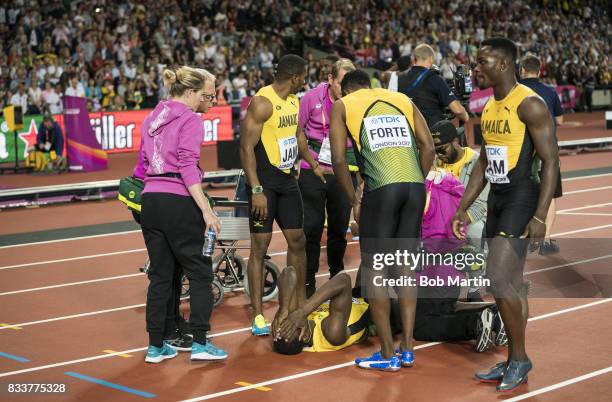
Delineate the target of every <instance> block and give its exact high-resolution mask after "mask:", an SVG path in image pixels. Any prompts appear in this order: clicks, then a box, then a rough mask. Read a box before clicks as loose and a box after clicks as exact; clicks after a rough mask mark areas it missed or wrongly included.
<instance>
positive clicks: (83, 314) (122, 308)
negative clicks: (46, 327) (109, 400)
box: [0, 268, 358, 331]
mask: <svg viewBox="0 0 612 402" xmlns="http://www.w3.org/2000/svg"><path fill="white" fill-rule="evenodd" d="M357 269H358V268H352V269H345V270H344V272H354V271H357ZM135 275H143V274H135ZM328 275H329V272H326V273H324V274H317V275H315V276H316V277H317V278H321V277H325V276H328ZM239 290H244V288H236V289H233V291H239ZM139 307H146V304H145V303H142V304H133V305H131V306H124V307H116V308H111V309H106V310H98V311H90V312H88V313H81V314H72V315H65V316H62V317H55V318H48V319H46V320H38V321H30V322H22V323H20V324H13V325H10V326H6V327H0V331H1V330H4V329H11V328H14V327H27V326H29V325H37V324H45V323H47V322H54V321H62V320H70V319H73V318H81V317H88V316H92V315H98V314H106V313H114V312H115V311H123V310H131V309H134V308H139Z"/></svg>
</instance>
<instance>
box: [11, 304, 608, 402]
mask: <svg viewBox="0 0 612 402" xmlns="http://www.w3.org/2000/svg"><path fill="white" fill-rule="evenodd" d="M611 301H612V298H610V299H603V300H598V301H596V302H592V303H587V304H583V305H580V306H576V307H572V308H567V309H564V310H559V311H554V312H552V313H548V314H544V315H541V316H537V317H532V318H530V319H529V321H538V320H540V319H544V318H548V317H554V316H557V315H560V314H565V313H569V312H572V311H577V310H581V309H586V308H589V307H593V306H597V305H600V304H604V303H608V302H611ZM250 329H251V328H250V327H248V328H239V329H234V330H230V331H226V332H221V333H218V334H213V335H211V337H219V336H224V335H230V334H235V333H239V332H246V331H249V330H250ZM440 343H442V342H432V343H431V344H424V345H420V346H418V348H425V347H428V346H434V345H438V344H440ZM146 349H147V348H146V347H142V348H136V349H129V350H122V351H119V352H117V353H121V354H130V353H134V352H140V351H143V350H146ZM415 349H416V348H415ZM109 357H113V355H109V354H107V353H105V354H103V355H98V356H91V357H86V358H83V359H77V360H70V361H67V362H60V363H55V364H48V365H45V366H38V367H31V368H28V369H24V370H17V371H9V372H5V373H0V377H9V376H12V375H17V374H23V373H29V372H33V371H40V370H45V369H48V368H53V367H61V366H66V365H70V364H75V363H82V362H87V361H91V360H98V359H105V358H109ZM349 364H354V362H352V361H351V362H348V363H344V364H341V365H336V366H331V367H336V368H341V367H346V365H349ZM319 370H321V369H319ZM319 370H314V371H316V372H322V371H319ZM330 370H335V369H334V368H331V369H330V368H328V370H325V371H330ZM308 373H312V372H305V373H302V374H298V375H299V376H300V377H305V376H308V375H312V374H308ZM314 374H317V373H314ZM300 377H295V378H300ZM291 379H292V378H291ZM271 381H275V380H271ZM283 381H288V380H283ZM276 382H281V381H278V380H276ZM268 384H270V382H265V383H259V384H253V385H250V386H248V387H240V388H237V390H236V389H234V390H228V391H224V392H229V393H236V392H242V391H246V390H248V389H251V388H257V387H261V386H265V385H268ZM210 395H215V396H221V395H219V393H217V394H210ZM210 395H209V396H206V395H205V396H204V397H202V398H203V399H194V401H195V400H198V401H201V400H204V399H211V398H214V397H215V396H210ZM223 395H226V394H223Z"/></svg>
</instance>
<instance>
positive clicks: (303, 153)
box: [297, 127, 319, 169]
mask: <svg viewBox="0 0 612 402" xmlns="http://www.w3.org/2000/svg"><path fill="white" fill-rule="evenodd" d="M297 138H298V149H299V152H300V157H301V158H302V159H304V160H305V161H306V162H307V163H308V164H309V165H310V167H311V168H312V169H314V168H315V166H317V165H318V164H319V162H317V161H316V160H315V159H314V158H313V157H312V154H311V153H310V151H308V140H307V139H306V134H304V130H303V129H302V128H301V127H298V129H297Z"/></svg>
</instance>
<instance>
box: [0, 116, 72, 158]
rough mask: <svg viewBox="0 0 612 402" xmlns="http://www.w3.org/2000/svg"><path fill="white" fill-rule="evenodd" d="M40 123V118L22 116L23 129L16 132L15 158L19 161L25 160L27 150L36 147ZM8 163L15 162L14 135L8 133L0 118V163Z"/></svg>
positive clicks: (4, 123)
mask: <svg viewBox="0 0 612 402" xmlns="http://www.w3.org/2000/svg"><path fill="white" fill-rule="evenodd" d="M41 122H42V116H24V118H23V128H22V129H20V130H17V154H18V155H17V156H18V157H19V160H20V161H23V160H25V158H26V156H27V155H28V149H29V148H30V147H33V146H34V145H36V135H37V134H38V126H39V125H40V123H41ZM64 146H65V145H64ZM8 162H15V134H14V133H13V132H12V131H9V129H8V125H7V124H6V122H5V121H4V119H2V118H0V163H8Z"/></svg>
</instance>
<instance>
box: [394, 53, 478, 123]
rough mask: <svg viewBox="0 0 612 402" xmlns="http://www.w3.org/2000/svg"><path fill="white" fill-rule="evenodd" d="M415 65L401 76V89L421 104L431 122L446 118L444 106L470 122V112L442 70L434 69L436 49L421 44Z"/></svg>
mask: <svg viewBox="0 0 612 402" xmlns="http://www.w3.org/2000/svg"><path fill="white" fill-rule="evenodd" d="M414 58H415V63H414V66H413V67H412V68H411V69H410V70H408V71H406V72H404V73H401V74H399V76H398V84H397V88H398V92H401V93H403V94H406V95H408V96H409V97H410V99H412V101H413V102H414V103H415V105H416V106H417V107H418V108H419V110H420V111H421V113H422V114H423V117H425V121H426V122H427V125H428V126H430V127H431V126H432V125H433V124H435V123H437V122H438V121H440V120H445V118H444V110H445V109H446V108H449V109H450V110H451V112H452V113H453V114H454V115H455V116H457V118H458V119H459V120H461V121H462V122H464V123H466V122H467V121H468V120H469V116H468V113H467V111H466V110H465V108H464V107H463V106H462V105H461V103H460V102H459V100H458V99H457V97H456V96H455V94H453V92H452V91H451V89H450V87H449V86H448V84H446V82H445V81H444V79H443V78H442V77H441V76H440V74H439V72H438V71H437V70H435V69H432V68H431V67H432V66H433V60H434V51H433V49H432V48H431V47H430V46H429V45H426V44H421V45H419V46H417V47H416V48H415V49H414Z"/></svg>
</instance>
